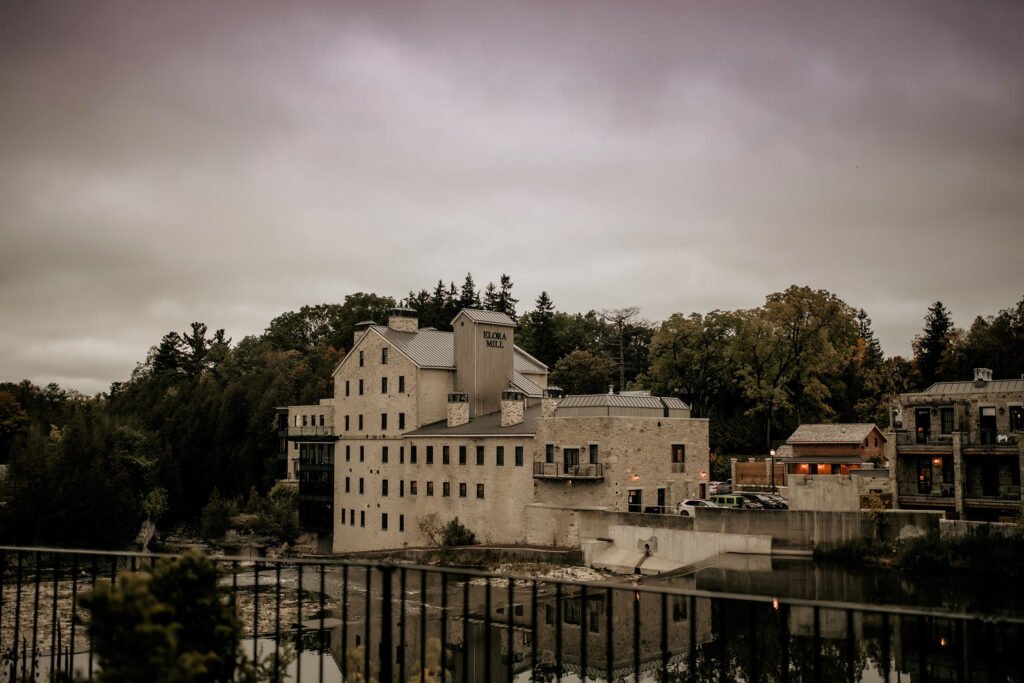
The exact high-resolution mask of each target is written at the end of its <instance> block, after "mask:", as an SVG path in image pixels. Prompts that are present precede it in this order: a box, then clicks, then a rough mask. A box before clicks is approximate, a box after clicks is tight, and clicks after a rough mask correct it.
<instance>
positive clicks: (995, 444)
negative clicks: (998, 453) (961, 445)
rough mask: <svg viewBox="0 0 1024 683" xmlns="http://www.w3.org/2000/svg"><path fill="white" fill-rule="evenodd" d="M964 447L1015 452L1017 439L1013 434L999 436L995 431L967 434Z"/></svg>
mask: <svg viewBox="0 0 1024 683" xmlns="http://www.w3.org/2000/svg"><path fill="white" fill-rule="evenodd" d="M965 445H967V446H974V447H977V446H984V447H986V448H993V449H996V450H1007V451H1013V452H1015V451H1016V450H1017V437H1016V436H1014V435H1013V434H1000V433H999V432H996V431H985V430H982V431H977V432H968V433H967V440H966V441H965Z"/></svg>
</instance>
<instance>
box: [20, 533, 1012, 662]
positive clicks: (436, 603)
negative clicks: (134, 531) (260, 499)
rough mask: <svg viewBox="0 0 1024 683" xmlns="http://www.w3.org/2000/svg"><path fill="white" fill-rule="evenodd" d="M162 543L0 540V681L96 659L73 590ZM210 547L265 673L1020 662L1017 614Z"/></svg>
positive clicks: (135, 563) (132, 567) (111, 577)
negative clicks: (283, 656)
mask: <svg viewBox="0 0 1024 683" xmlns="http://www.w3.org/2000/svg"><path fill="white" fill-rule="evenodd" d="M158 557H159V556H157V555H152V554H143V553H102V552H89V551H71V550H53V549H44V548H12V547H7V548H0V568H2V571H3V579H4V580H3V583H2V585H0V588H2V594H0V616H2V621H0V651H2V659H0V666H2V668H3V673H2V674H0V679H3V680H47V679H48V678H52V674H53V673H54V672H58V671H60V672H65V673H68V674H70V673H71V672H72V671H75V672H77V673H78V674H79V675H80V676H85V675H88V676H89V677H91V676H92V674H93V673H94V671H96V670H97V667H98V666H99V665H100V663H99V662H98V661H94V656H93V649H92V640H91V633H90V631H89V628H88V624H89V614H88V612H87V611H86V610H83V609H82V607H81V606H79V602H78V596H80V595H81V594H82V593H83V592H86V591H88V590H91V589H92V587H94V586H96V585H98V584H100V583H104V582H110V583H116V582H117V581H118V580H119V577H120V576H123V574H119V572H123V571H132V572H134V571H141V570H146V569H148V568H149V567H150V565H151V563H152V562H153V561H154V560H156V559H157V558H158ZM216 561H217V562H218V564H219V565H220V566H221V567H222V568H223V570H224V573H223V575H222V577H221V585H222V587H223V590H224V592H225V593H226V594H227V595H228V599H230V600H231V601H232V604H234V605H235V607H236V609H237V611H238V614H239V616H240V618H241V619H242V621H243V624H244V625H245V634H246V635H247V636H248V639H249V640H248V641H246V642H245V643H244V647H245V648H246V649H247V650H249V651H251V655H252V657H253V658H254V659H255V658H256V657H257V656H258V655H259V654H260V653H261V652H264V653H266V652H267V651H268V650H270V649H271V648H272V649H273V651H274V652H275V654H276V653H277V652H278V650H279V648H284V647H292V648H294V650H295V651H296V653H297V657H296V659H295V660H294V661H293V662H292V663H291V664H289V665H287V668H283V669H280V670H278V669H275V670H274V671H273V672H272V673H273V678H274V680H296V681H313V680H317V681H322V680H324V677H325V673H327V674H328V675H329V677H330V678H332V679H333V680H338V679H339V673H340V675H341V677H342V680H363V681H367V680H376V681H393V680H398V681H408V680H421V681H423V680H427V679H428V678H429V680H449V681H482V680H492V681H512V680H524V679H525V680H544V681H549V680H553V679H561V677H562V676H570V677H572V678H573V679H576V680H588V679H589V680H604V681H626V680H633V681H640V680H662V681H670V680H671V681H698V680H699V681H706V680H745V681H759V680H769V681H790V680H793V681H797V680H799V681H832V680H850V681H855V680H861V679H862V678H863V679H865V680H891V678H890V677H891V674H892V673H893V672H904V673H910V674H912V676H913V679H914V680H966V678H965V672H966V673H971V672H973V671H984V672H986V673H987V676H988V678H986V680H1006V679H1008V677H1012V676H1017V677H1020V676H1021V675H1022V674H1024V658H1021V657H1020V656H1019V643H1020V642H1021V639H1022V637H1024V619H1021V618H1017V617H1009V616H1003V617H997V616H994V615H974V614H963V613H951V612H941V611H935V610H927V609H905V608H897V607H886V606H878V605H867V604H853V603H839V602H822V601H812V600H804V599H790V598H773V597H768V596H758V595H737V594H731V593H716V592H709V591H701V590H694V589H685V588H675V587H672V586H668V585H659V584H657V583H652V584H644V583H640V584H630V583H620V582H616V583H611V582H606V583H587V582H577V581H565V580H558V579H550V578H535V577H516V576H501V575H496V574H488V573H485V572H481V571H475V570H470V569H461V568H458V569H456V568H440V567H421V566H412V565H395V564H390V563H380V562H377V563H370V562H357V561H349V560H345V561H342V560H326V559H311V560H295V559H289V560H270V559H256V560H253V559H250V558H218V559H217V560H216ZM249 641H251V642H249ZM274 662H275V666H276V663H277V662H278V659H277V658H275V659H274ZM971 680H973V678H972V679H971ZM1017 680H1019V678H1018V679H1017Z"/></svg>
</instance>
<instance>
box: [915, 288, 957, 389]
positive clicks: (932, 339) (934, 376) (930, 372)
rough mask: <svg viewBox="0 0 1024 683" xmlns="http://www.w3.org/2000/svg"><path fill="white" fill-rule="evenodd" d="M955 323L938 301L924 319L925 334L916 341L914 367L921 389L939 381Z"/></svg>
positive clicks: (929, 309)
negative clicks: (943, 358) (940, 370)
mask: <svg viewBox="0 0 1024 683" xmlns="http://www.w3.org/2000/svg"><path fill="white" fill-rule="evenodd" d="M952 332H953V321H952V320H951V319H950V317H949V311H948V310H947V309H946V307H945V306H943V305H942V302H941V301H936V302H935V303H934V304H932V305H931V306H930V307H929V308H928V315H926V316H925V317H924V333H923V334H922V335H920V336H918V337H917V338H916V339H915V340H914V365H915V366H916V369H917V375H918V377H919V379H920V388H922V389H924V388H926V387H929V386H931V385H932V384H934V383H935V382H936V381H938V379H939V375H940V373H939V369H940V366H941V364H942V357H943V355H944V354H945V353H946V350H947V349H948V348H949V345H950V335H951V334H952Z"/></svg>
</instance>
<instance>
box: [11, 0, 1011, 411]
mask: <svg viewBox="0 0 1024 683" xmlns="http://www.w3.org/2000/svg"><path fill="white" fill-rule="evenodd" d="M1021 64H1024V14H1022V10H1021V9H1020V7H1019V6H1018V4H1016V3H1011V2H1005V3H1000V2H980V3H959V2H957V3H954V2H931V1H929V2H925V1H924V0H922V1H920V2H910V3H891V2H863V3H842V4H837V3H820V2H785V3H738V2H706V3H676V2H672V3H669V2H664V3H658V2H646V3H614V2H567V3H539V2H534V3H531V2H527V3H503V4H484V3H469V2H432V3H414V2H408V3H389V2H384V3H373V4H370V3H358V4H357V3H328V2H324V3H287V4H282V3H274V2H263V3H259V2H247V3H235V2H223V3H216V4H210V3H199V2H184V3H137V2H98V3H88V4H73V5H68V4H62V3H46V2H41V3H21V4H14V3H6V4H4V5H3V6H0V93H3V95H0V130H3V131H4V139H3V144H2V146H0V229H2V231H3V232H2V246H3V249H2V250H0V315H2V319H3V320H4V325H3V330H2V332H0V377H2V378H5V379H19V378H21V377H29V378H31V379H33V380H35V381H37V382H45V381H50V380H57V381H60V382H66V383H70V384H71V385H72V386H77V387H79V388H82V389H83V390H87V391H96V390H101V389H104V388H105V387H106V386H107V384H108V383H109V382H110V381H111V380H116V379H123V378H124V377H126V376H127V375H128V374H129V373H130V371H131V369H132V367H134V364H135V362H137V361H139V360H141V359H142V358H143V357H144V356H145V352H146V349H147V348H148V347H149V346H150V345H152V344H154V343H156V342H157V341H158V340H159V338H160V336H161V335H162V334H163V333H164V332H166V331H168V330H170V329H179V330H180V329H184V328H186V327H187V325H188V323H189V322H190V321H191V320H204V321H206V322H207V323H208V324H210V326H211V327H226V328H227V329H228V333H229V334H230V335H231V336H233V337H235V338H236V339H238V338H241V336H243V335H244V334H249V333H255V332H259V331H260V330H261V329H262V328H263V327H264V326H265V325H266V323H267V322H268V321H269V320H270V318H271V317H273V316H274V315H276V314H278V313H280V312H282V311H284V310H288V309H293V308H297V307H298V306H301V305H302V304H305V303H318V302H321V301H336V300H340V299H341V298H342V297H343V296H344V295H345V294H346V293H350V292H354V291H376V292H379V293H384V294H393V295H396V296H401V295H403V294H404V293H405V292H406V291H408V290H409V289H410V288H414V287H415V288H418V287H422V286H427V285H429V284H430V283H431V282H433V281H435V280H436V278H437V277H439V276H440V277H445V278H447V279H457V280H458V279H461V277H462V276H463V275H464V274H465V272H467V271H472V272H473V274H474V275H475V277H476V279H477V282H478V284H480V285H483V284H485V283H486V282H487V280H491V279H494V280H496V279H497V277H498V276H499V275H500V274H501V273H502V272H508V273H510V274H512V276H513V278H514V280H515V282H516V293H517V295H518V296H519V297H520V298H521V299H522V302H521V306H522V307H523V308H526V307H528V306H529V305H530V304H531V303H532V299H533V298H534V297H535V296H536V294H537V293H538V292H539V291H540V290H541V289H547V290H548V292H549V293H550V294H551V295H552V297H553V298H554V299H555V302H556V304H557V305H558V306H559V308H561V309H564V310H572V311H574V310H587V309H589V308H592V307H598V308H600V307H611V306H623V305H631V304H639V305H641V306H642V308H643V314H644V315H645V316H647V317H649V318H652V319H659V318H663V317H665V316H667V315H669V314H670V313H672V312H676V311H682V312H687V313H688V312H690V311H701V312H703V311H707V310H710V309H713V308H736V307H747V306H755V305H758V304H759V303H760V302H761V301H762V299H763V297H764V295H765V294H767V293H769V292H772V291H777V290H780V289H782V288H784V287H786V286H788V285H789V284H791V283H794V282H796V283H800V284H809V285H811V286H814V287H821V288H827V289H829V290H831V291H833V292H835V293H836V294H838V295H839V296H841V297H843V298H844V299H845V300H846V301H847V302H848V303H850V304H852V305H855V306H858V307H864V308H865V309H867V310H868V312H869V314H870V315H871V316H872V317H873V319H874V321H875V324H876V327H877V328H878V330H879V332H880V336H881V338H882V341H883V343H884V344H885V346H886V349H887V350H888V351H890V352H891V353H906V352H907V350H908V347H909V341H910V339H911V337H912V336H913V334H914V333H915V332H916V331H918V330H919V329H920V327H921V318H922V316H923V314H924V312H925V309H926V307H927V306H928V304H930V303H931V302H932V301H934V300H936V299H941V300H943V301H944V302H945V303H946V304H947V305H948V306H949V307H950V308H952V310H953V311H954V314H956V316H957V320H958V322H959V323H960V324H968V323H969V322H970V318H971V317H972V316H973V315H975V314H977V313H991V312H994V311H995V310H996V309H998V308H1000V307H1004V306H1008V305H1010V304H1011V303H1013V302H1015V301H1016V300H1018V299H1019V298H1020V296H1021V294H1022V293H1024V291H1021V290H1022V288H1021V282H1020V277H1019V274H1018V273H1019V265H1018V263H1017V259H1016V258H1015V257H1014V255H1015V253H1017V252H1019V250H1018V249H1015V248H1014V247H1013V245H1014V241H1015V239H1016V238H1017V235H1018V233H1019V229H1020V225H1021V219H1022V217H1024V126H1022V125H1021V124H1022V122H1024V85H1022V83H1024V78H1022V77H1021V76H1022V74H1021Z"/></svg>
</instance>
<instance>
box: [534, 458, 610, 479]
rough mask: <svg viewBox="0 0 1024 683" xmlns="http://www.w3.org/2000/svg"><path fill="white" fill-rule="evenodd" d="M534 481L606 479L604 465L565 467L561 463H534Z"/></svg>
mask: <svg viewBox="0 0 1024 683" xmlns="http://www.w3.org/2000/svg"><path fill="white" fill-rule="evenodd" d="M533 478H534V479H595V480H596V479H604V465H603V464H602V463H594V464H588V465H564V464H562V463H560V462H535V463H533Z"/></svg>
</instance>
